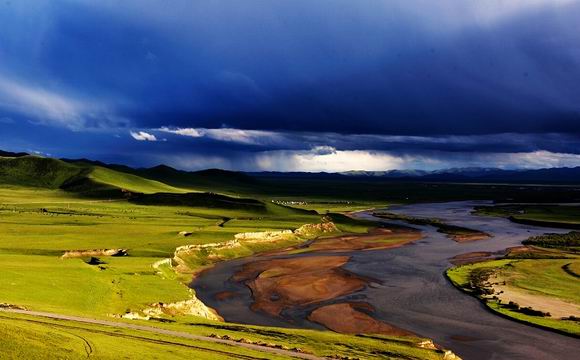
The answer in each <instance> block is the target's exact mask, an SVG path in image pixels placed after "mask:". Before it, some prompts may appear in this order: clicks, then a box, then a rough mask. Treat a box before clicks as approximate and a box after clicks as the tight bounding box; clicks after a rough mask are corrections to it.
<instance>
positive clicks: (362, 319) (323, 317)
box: [308, 303, 417, 336]
mask: <svg viewBox="0 0 580 360" xmlns="http://www.w3.org/2000/svg"><path fill="white" fill-rule="evenodd" d="M361 310H362V311H361ZM373 310H374V309H372V307H371V306H370V305H369V304H367V303H341V304H332V305H326V306H322V307H319V308H317V309H316V310H314V311H313V312H312V313H311V314H310V315H309V316H308V320H310V321H314V322H316V323H319V324H321V325H324V326H325V327H326V328H328V329H330V330H332V331H335V332H339V333H343V334H383V335H389V336H417V335H415V334H414V333H412V332H410V331H407V330H404V329H401V328H398V327H395V326H392V325H389V324H387V323H384V322H382V321H379V320H376V319H374V318H373V317H372V316H369V315H367V314H366V313H365V312H363V311H367V312H368V311H373Z"/></svg>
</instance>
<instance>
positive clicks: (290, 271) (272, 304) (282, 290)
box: [233, 256, 367, 316]
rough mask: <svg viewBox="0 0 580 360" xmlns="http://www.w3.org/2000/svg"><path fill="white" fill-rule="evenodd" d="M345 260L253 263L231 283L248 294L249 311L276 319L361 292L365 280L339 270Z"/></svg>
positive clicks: (245, 267)
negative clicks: (289, 311)
mask: <svg viewBox="0 0 580 360" xmlns="http://www.w3.org/2000/svg"><path fill="white" fill-rule="evenodd" d="M348 260H349V257H348V256H311V257H298V258H290V259H274V260H264V261H257V262H252V263H249V264H246V265H245V266H244V267H243V269H242V270H241V271H240V272H238V273H236V274H235V275H234V277H233V280H234V281H241V282H244V283H245V284H246V285H247V286H248V287H249V288H250V289H251V290H252V295H253V297H254V300H255V301H254V303H253V304H252V310H255V311H263V312H265V313H267V314H270V315H272V316H279V315H280V313H281V312H282V311H283V310H285V309H289V308H292V307H296V306H305V305H309V304H313V303H318V302H321V301H326V300H331V299H334V298H336V297H339V296H343V295H346V294H350V293H352V292H355V291H358V290H361V289H363V288H364V287H365V286H366V284H367V280H366V279H363V278H362V277H359V276H356V275H354V274H352V273H350V272H348V271H346V270H343V269H342V268H341V266H343V265H344V264H346V263H347V262H348Z"/></svg>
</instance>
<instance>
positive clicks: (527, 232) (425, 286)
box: [191, 202, 580, 360]
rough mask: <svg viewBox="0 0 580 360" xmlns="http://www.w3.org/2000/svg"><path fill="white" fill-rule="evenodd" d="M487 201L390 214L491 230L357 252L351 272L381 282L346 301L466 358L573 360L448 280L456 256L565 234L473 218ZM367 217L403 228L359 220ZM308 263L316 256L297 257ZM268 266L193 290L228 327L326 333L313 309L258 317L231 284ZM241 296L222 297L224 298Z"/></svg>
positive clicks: (559, 339)
mask: <svg viewBox="0 0 580 360" xmlns="http://www.w3.org/2000/svg"><path fill="white" fill-rule="evenodd" d="M479 204H482V203H481V202H453V203H436V204H414V205H404V206H394V207H390V208H389V211H391V212H395V213H400V214H406V215H410V216H417V217H429V218H433V217H436V218H440V219H443V220H444V221H445V222H447V223H449V224H455V225H461V226H465V227H468V228H473V229H478V230H483V231H485V232H487V233H489V234H492V235H493V237H492V238H491V239H487V240H481V241H475V242H468V243H456V242H454V241H452V240H450V239H448V238H447V237H446V236H445V235H444V234H440V233H438V232H437V231H436V229H434V228H433V227H430V226H414V227H416V228H418V229H420V230H422V231H423V233H424V235H425V237H424V238H423V239H421V240H419V241H417V242H415V243H413V244H410V245H406V246H403V247H400V248H396V249H390V250H375V251H362V252H352V253H350V255H351V259H350V261H349V263H348V264H347V265H346V266H345V268H346V269H348V270H350V271H352V272H354V273H356V274H359V275H363V276H368V277H370V278H373V279H377V280H378V282H377V283H372V284H371V285H370V286H368V287H366V288H365V289H364V290H362V291H359V292H357V293H355V294H351V295H349V296H346V297H344V298H343V299H349V300H364V301H365V302H368V303H370V304H372V305H373V306H374V307H375V308H376V313H375V317H376V318H378V319H380V320H383V321H385V322H387V323H389V324H392V325H395V326H398V327H400V328H403V329H407V330H410V331H413V332H415V333H417V334H420V335H422V336H425V337H428V338H431V339H433V340H434V341H435V342H436V343H438V344H440V345H442V346H443V347H445V348H448V349H450V350H452V351H453V352H455V353H456V354H458V355H459V356H461V357H462V358H464V359H476V360H478V359H542V360H545V359H572V358H574V356H575V355H574V354H577V353H578V349H579V348H580V341H579V340H577V339H574V338H571V337H567V336H564V335H560V334H556V333H553V332H550V331H546V330H542V329H538V328H534V327H531V326H528V325H524V324H520V323H517V322H514V321H511V320H509V319H504V318H502V317H499V316H497V315H495V314H493V313H491V312H489V311H488V310H487V309H486V308H485V307H484V306H483V305H482V304H481V303H480V302H479V301H478V300H476V299H475V298H472V297H470V296H468V295H466V294H464V293H462V292H461V291H459V290H457V289H456V288H454V287H453V286H452V285H451V284H450V283H449V282H448V281H447V280H446V279H445V277H444V276H443V273H444V271H445V269H447V268H448V267H450V266H451V264H450V263H449V259H450V258H451V257H453V256H456V255H459V254H463V253H467V252H472V251H499V250H503V249H505V248H507V247H510V246H517V245H520V244H521V241H522V240H525V239H526V238H528V237H529V236H532V235H538V234H542V233H546V232H566V230H561V229H549V228H539V227H534V226H529V225H521V224H516V223H512V222H510V221H509V220H507V219H503V218H493V217H481V216H475V215H472V214H471V211H472V209H473V206H475V205H479ZM356 216H358V217H360V218H367V219H373V220H377V221H381V222H384V223H397V222H392V221H385V220H381V219H377V218H374V217H373V216H372V215H371V214H370V213H364V212H363V213H359V214H357V215H356ZM292 256H308V254H301V255H292ZM258 259H263V257H262V258H261V257H259V256H253V257H249V258H243V259H237V260H233V261H227V262H223V263H219V264H217V265H216V266H215V267H213V268H211V269H210V270H208V271H205V272H203V273H202V274H200V276H199V277H198V278H197V279H196V280H195V281H194V282H193V283H192V284H191V286H192V287H193V288H194V289H195V290H196V292H197V294H198V297H199V298H200V299H201V300H202V301H203V302H205V303H206V304H207V305H208V306H210V307H213V308H214V309H216V310H217V311H218V312H219V313H220V315H222V316H223V317H224V319H225V320H226V321H230V322H238V323H245V324H254V325H271V326H283V327H305V328H315V329H320V328H321V326H320V325H317V324H314V323H311V322H309V321H307V320H305V317H306V316H305V315H306V314H307V313H308V312H309V311H310V309H304V310H302V311H301V312H300V313H290V314H288V313H286V314H284V315H285V317H286V319H285V320H282V319H279V318H273V317H270V316H267V315H264V314H259V313H255V312H253V311H251V310H250V309H249V305H250V304H251V303H252V297H251V293H250V291H249V289H248V288H247V287H245V286H243V285H240V284H236V283H234V282H232V281H230V277H231V276H232V275H233V274H234V273H235V272H236V271H238V270H239V269H240V267H241V266H242V265H243V264H245V263H247V262H251V261H256V260H258ZM224 290H225V291H228V292H231V294H235V296H232V297H229V298H227V299H225V300H224V299H219V296H218V297H217V298H216V295H218V294H220V293H222V292H223V291H224Z"/></svg>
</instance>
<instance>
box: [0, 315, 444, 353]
mask: <svg viewBox="0 0 580 360" xmlns="http://www.w3.org/2000/svg"><path fill="white" fill-rule="evenodd" d="M30 320H33V321H34V322H33V323H31V322H30ZM123 322H130V323H133V324H139V325H145V326H155V327H160V328H164V329H169V330H175V331H181V332H187V333H191V334H194V335H202V336H210V335H219V336H224V335H227V336H229V337H230V338H232V339H234V340H240V339H245V340H250V341H253V342H261V343H265V344H277V345H283V346H286V347H288V348H294V347H299V348H301V349H302V350H304V351H306V352H308V353H312V354H315V355H318V356H336V355H340V356H350V357H355V358H360V359H392V358H403V359H426V360H430V359H442V358H443V354H442V353H441V352H438V351H434V350H427V349H422V348H418V347H416V346H415V344H417V343H418V342H419V341H421V340H420V339H414V338H394V337H383V336H376V337H367V336H352V335H342V334H336V333H333V332H328V331H316V330H299V329H284V328H271V327H258V326H245V325H236V324H226V323H216V322H209V321H199V319H195V318H191V317H189V318H186V319H184V320H183V321H180V322H177V323H170V324H162V323H153V322H144V321H128V320H124V321H123ZM135 337H138V338H137V339H136V338H135ZM150 340H162V341H167V342H172V343H174V344H173V345H167V344H151V341H150ZM85 341H88V342H89V344H90V345H91V347H92V348H93V354H92V355H91V357H96V358H105V359H107V358H115V359H117V358H128V359H141V358H143V357H144V356H146V358H148V359H149V358H154V359H157V358H159V359H165V358H178V359H179V358H182V356H184V354H185V355H188V356H189V358H190V359H214V358H215V359H220V357H219V356H223V355H220V354H218V353H209V354H208V351H202V350H196V349H191V348H185V347H183V346H176V345H177V344H184V345H194V346H197V347H200V348H206V349H209V350H218V351H222V352H228V353H233V356H232V358H237V357H236V355H235V354H243V355H251V356H255V357H258V358H262V359H263V358H267V359H283V358H285V357H282V356H277V355H274V354H270V353H264V352H256V351H253V350H247V349H242V348H239V347H232V346H229V345H221V344H213V343H209V342H204V341H192V340H187V339H182V338H176V337H170V336H165V335H157V334H153V333H149V332H145V331H137V330H127V329H113V328H111V327H107V326H101V325H91V324H82V323H76V322H70V321H57V320H51V319H45V318H35V317H30V316H25V315H19V314H8V313H1V312H0V348H2V350H3V352H2V353H3V354H10V355H11V356H12V357H14V358H23V357H24V358H55V357H60V358H67V357H66V355H69V354H72V355H73V356H72V357H68V358H79V357H81V356H82V357H84V356H86V350H85V349H86V348H85V344H86V343H85ZM4 344H10V345H9V346H6V347H4ZM141 346H142V348H141ZM50 349H52V351H53V352H52V353H51V352H50ZM109 354H110V355H109ZM116 354H119V356H120V357H115V355H116ZM35 355H36V356H35ZM57 355H58V356H57ZM79 355H81V356H79ZM107 356H109V357H107ZM171 356H173V357H171Z"/></svg>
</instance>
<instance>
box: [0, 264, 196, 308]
mask: <svg viewBox="0 0 580 360" xmlns="http://www.w3.org/2000/svg"><path fill="white" fill-rule="evenodd" d="M102 260H104V261H105V262H106V264H103V265H101V266H102V267H104V268H105V270H100V269H99V267H98V266H94V265H88V264H86V263H85V262H84V261H83V260H82V259H61V258H59V257H56V256H35V255H9V254H8V255H7V254H3V255H1V256H0V269H2V271H1V272H0V298H1V299H2V300H1V301H2V302H7V303H11V304H18V305H21V306H25V307H27V308H31V309H37V310H43V311H50V312H56V313H69V314H77V315H81V314H85V315H86V314H91V315H107V314H119V313H125V311H127V310H132V311H136V310H141V309H143V308H144V307H146V306H147V305H148V304H151V303H153V302H158V301H163V302H175V301H180V300H185V299H187V298H188V297H189V293H188V291H187V288H186V287H185V286H183V285H181V284H180V283H178V282H177V281H174V280H171V279H166V278H164V277H162V276H160V275H157V274H156V273H155V271H154V269H153V268H152V267H151V264H152V263H153V262H154V261H155V259H151V258H140V257H139V258H132V257H124V258H112V257H108V258H102Z"/></svg>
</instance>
